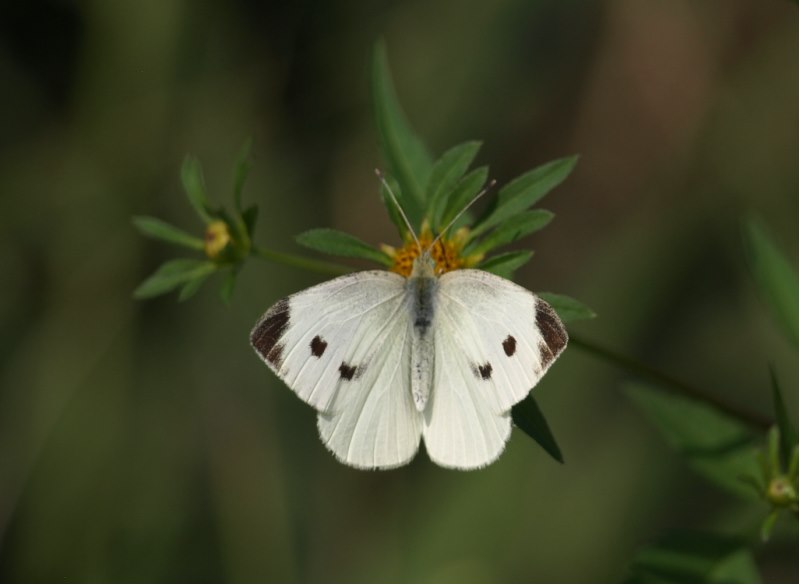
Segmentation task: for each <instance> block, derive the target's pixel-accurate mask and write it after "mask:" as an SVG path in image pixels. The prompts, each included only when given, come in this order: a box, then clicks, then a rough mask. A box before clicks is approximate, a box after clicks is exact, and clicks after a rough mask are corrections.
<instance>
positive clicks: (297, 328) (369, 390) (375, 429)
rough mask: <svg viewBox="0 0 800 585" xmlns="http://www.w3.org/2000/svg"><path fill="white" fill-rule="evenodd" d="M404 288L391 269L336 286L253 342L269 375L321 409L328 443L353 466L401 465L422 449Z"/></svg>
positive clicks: (296, 299) (309, 294)
mask: <svg viewBox="0 0 800 585" xmlns="http://www.w3.org/2000/svg"><path fill="white" fill-rule="evenodd" d="M405 282H406V280H405V279H404V278H403V277H402V276H399V275H397V274H393V273H390V272H384V271H369V272H359V273H355V274H349V275H346V276H342V277H340V278H336V279H334V280H331V281H328V282H325V283H322V284H320V285H317V286H315V287H312V288H310V289H307V290H305V291H302V292H300V293H297V294H295V295H292V296H290V297H287V298H285V299H283V300H281V301H279V302H278V303H276V304H275V305H273V306H272V307H271V308H270V309H269V310H268V311H267V312H266V313H265V314H264V316H263V317H262V318H261V319H260V320H259V321H258V323H257V324H256V326H255V328H254V329H253V332H252V333H251V336H250V340H251V343H252V345H253V347H254V348H255V350H256V352H257V353H258V354H259V355H260V356H261V358H262V359H263V360H264V362H265V363H266V364H267V365H268V366H269V367H270V368H271V369H272V371H273V372H275V373H276V374H277V375H278V377H279V378H281V379H282V380H283V381H284V382H286V384H287V385H288V386H289V387H290V388H291V389H292V390H294V392H295V393H296V394H297V395H298V396H299V397H300V398H301V399H303V400H304V401H305V402H307V403H308V404H310V405H311V406H313V407H314V408H316V409H317V410H318V411H319V415H318V419H317V423H318V428H319V431H320V436H321V438H322V440H323V442H324V443H325V445H326V446H327V447H328V448H329V449H330V450H331V451H332V452H333V453H334V454H335V455H336V457H337V458H339V459H340V460H341V461H343V462H344V463H347V464H349V465H352V466H354V467H362V468H384V467H395V466H398V465H402V464H403V463H406V462H408V461H409V460H410V459H412V458H413V456H414V454H415V453H416V452H417V449H418V448H419V442H420V437H421V433H422V420H421V415H420V413H418V412H417V411H416V409H415V408H414V405H413V402H412V400H411V393H410V391H409V387H410V381H409V375H410V365H409V364H410V355H409V352H410V339H409V334H410V320H409V316H408V315H409V312H408V307H407V304H408V302H407V297H406V291H405Z"/></svg>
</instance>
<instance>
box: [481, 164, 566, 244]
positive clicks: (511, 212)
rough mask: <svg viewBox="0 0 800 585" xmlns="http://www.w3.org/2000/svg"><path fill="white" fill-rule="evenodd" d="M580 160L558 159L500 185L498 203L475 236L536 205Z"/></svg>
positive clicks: (487, 215) (496, 201)
mask: <svg viewBox="0 0 800 585" xmlns="http://www.w3.org/2000/svg"><path fill="white" fill-rule="evenodd" d="M577 162H578V157H577V156H570V157H567V158H561V159H558V160H554V161H552V162H549V163H547V164H544V165H542V166H540V167H537V168H535V169H533V170H531V171H528V172H527V173H524V174H523V175H521V176H519V177H517V178H516V179H514V180H513V181H511V182H510V183H509V184H508V185H506V186H505V187H503V188H502V189H500V193H498V195H497V199H496V200H495V203H494V205H493V206H492V207H491V208H490V210H489V212H488V213H487V214H486V215H485V217H484V219H482V220H479V221H478V223H477V225H476V226H475V227H474V229H473V236H478V235H480V234H482V233H484V232H486V231H488V230H489V229H491V228H494V227H497V226H498V225H500V224H501V223H503V222H505V221H506V220H508V219H510V218H512V217H514V216H515V215H516V214H518V213H519V212H521V211H524V210H526V209H528V208H529V207H531V206H532V205H535V204H536V203H537V202H538V201H539V200H540V199H541V198H542V197H544V196H545V195H547V194H548V193H549V192H550V191H552V190H553V189H555V188H556V187H557V186H558V185H560V184H561V183H562V182H563V181H564V179H566V178H567V177H568V176H569V174H570V173H571V172H572V169H574V168H575V164H576V163H577Z"/></svg>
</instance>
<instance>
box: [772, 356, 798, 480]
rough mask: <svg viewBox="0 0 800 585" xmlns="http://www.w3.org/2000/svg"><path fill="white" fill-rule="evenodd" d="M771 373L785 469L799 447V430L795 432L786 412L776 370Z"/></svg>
mask: <svg viewBox="0 0 800 585" xmlns="http://www.w3.org/2000/svg"><path fill="white" fill-rule="evenodd" d="M769 373H770V378H771V379H772V404H773V407H774V409H775V421H776V422H777V423H778V432H779V433H780V444H781V462H782V463H783V467H784V469H785V468H786V467H787V466H788V465H789V459H790V458H791V456H792V449H793V448H794V447H795V445H797V430H795V428H794V425H793V424H792V421H791V420H790V419H789V413H788V411H787V410H786V403H785V402H784V401H783V394H782V393H781V388H780V385H779V384H778V377H777V376H776V375H775V370H774V369H773V368H770V369H769Z"/></svg>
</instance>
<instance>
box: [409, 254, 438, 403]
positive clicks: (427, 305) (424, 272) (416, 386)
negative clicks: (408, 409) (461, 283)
mask: <svg viewBox="0 0 800 585" xmlns="http://www.w3.org/2000/svg"><path fill="white" fill-rule="evenodd" d="M436 286H437V278H436V275H435V274H434V264H433V260H432V259H431V257H430V255H429V254H427V253H424V254H422V255H421V256H419V257H418V258H416V259H415V260H414V267H413V269H412V271H411V276H410V277H409V278H408V280H407V282H406V291H407V292H406V294H407V295H408V302H409V304H410V305H411V311H410V312H409V315H410V317H411V319H412V320H413V323H412V333H411V397H412V398H413V400H414V406H415V407H416V409H417V410H418V411H419V412H422V411H424V410H425V405H426V404H427V403H428V397H429V396H430V392H431V385H432V384H433V350H434V347H433V329H432V325H433V319H434V316H435V307H434V303H435V301H436Z"/></svg>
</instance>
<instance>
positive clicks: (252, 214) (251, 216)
mask: <svg viewBox="0 0 800 585" xmlns="http://www.w3.org/2000/svg"><path fill="white" fill-rule="evenodd" d="M257 219H258V205H251V206H250V207H248V208H247V209H245V210H244V211H243V212H242V221H243V222H244V227H245V229H246V230H247V235H248V236H249V237H250V238H251V239H252V237H253V233H254V232H255V231H256V220H257Z"/></svg>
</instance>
